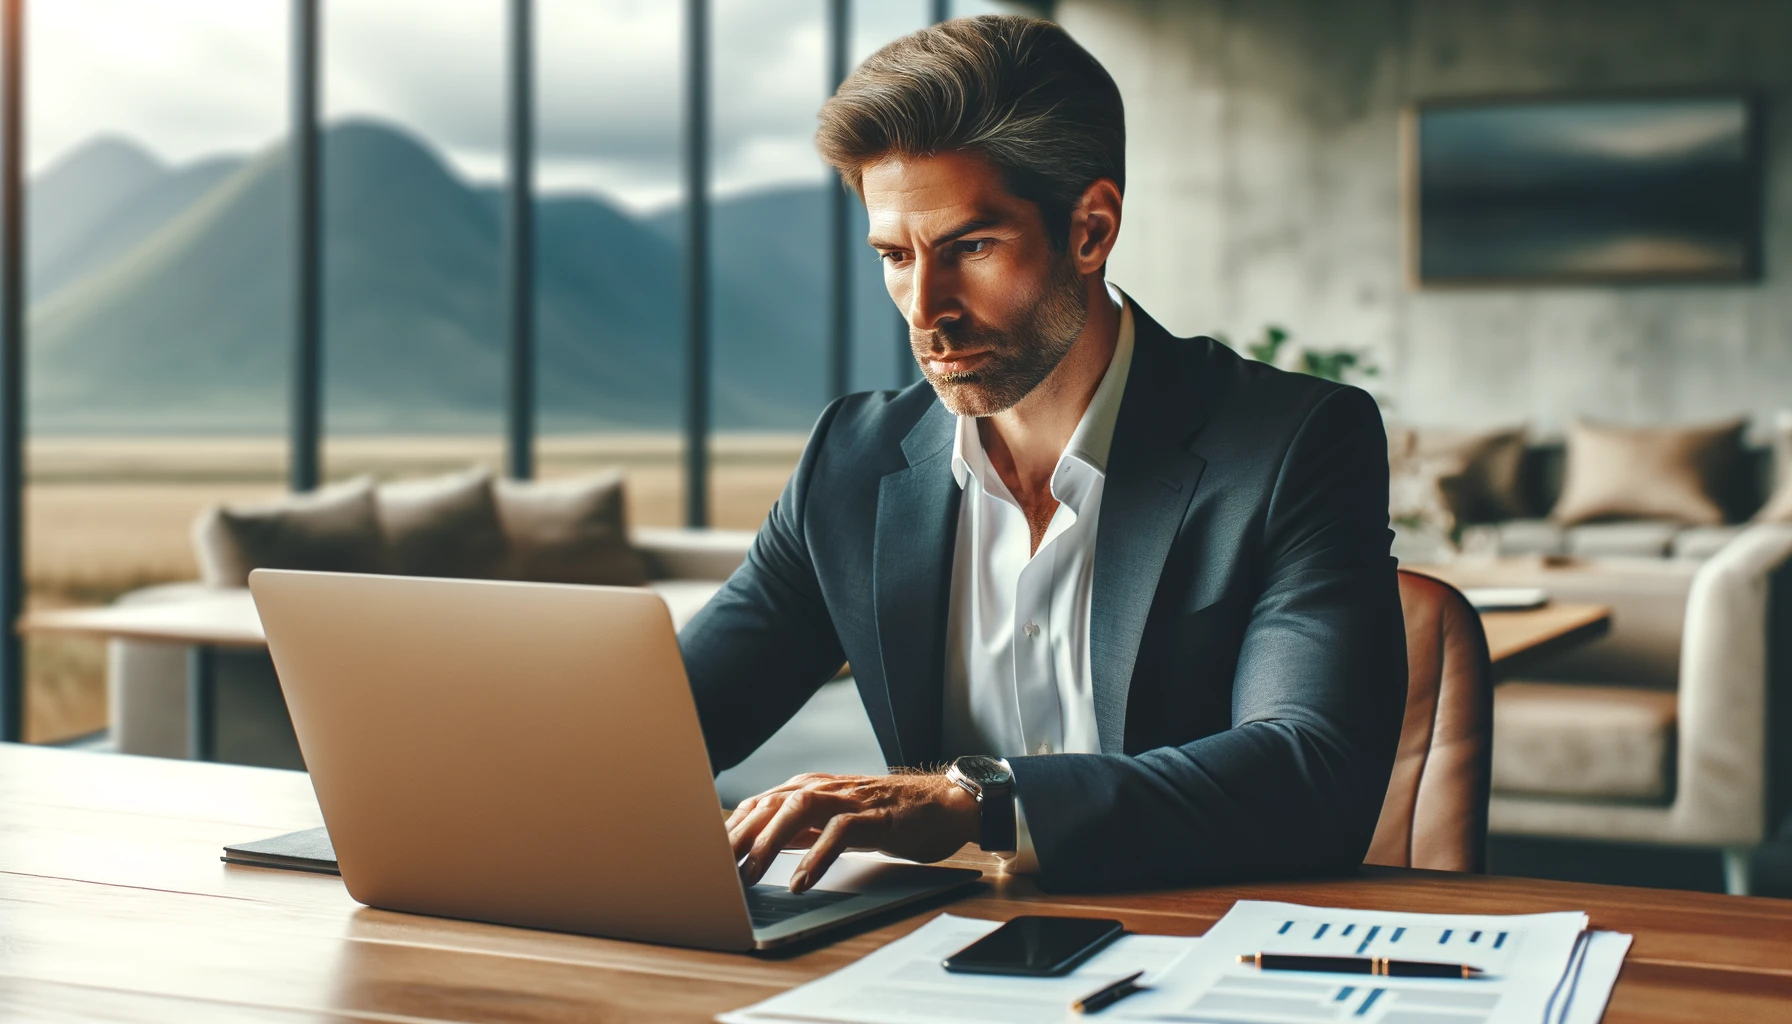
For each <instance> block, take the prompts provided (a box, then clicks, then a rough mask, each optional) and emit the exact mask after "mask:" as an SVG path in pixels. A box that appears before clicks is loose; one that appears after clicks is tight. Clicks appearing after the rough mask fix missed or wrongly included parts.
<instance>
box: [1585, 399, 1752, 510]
mask: <svg viewBox="0 0 1792 1024" xmlns="http://www.w3.org/2000/svg"><path fill="white" fill-rule="evenodd" d="M1746 424H1747V421H1746V420H1743V419H1734V420H1726V421H1724V422H1722V423H1716V424H1708V425H1704V426H1695V427H1626V426H1617V425H1613V424H1603V423H1592V422H1589V421H1587V420H1577V421H1575V423H1574V426H1573V427H1572V428H1571V429H1570V431H1569V433H1568V470H1567V477H1566V479H1565V480H1564V481H1563V482H1562V496H1561V498H1560V500H1558V501H1557V502H1556V507H1555V510H1554V511H1553V512H1551V513H1550V517H1551V518H1552V519H1554V520H1556V521H1557V522H1559V523H1562V524H1563V525H1568V526H1572V525H1574V524H1576V523H1584V522H1588V521H1590V520H1594V519H1667V520H1672V521H1674V522H1679V523H1685V524H1687V525H1689V526H1713V525H1717V524H1719V523H1723V522H1726V521H1728V520H1729V519H1730V517H1731V514H1732V513H1733V512H1734V511H1735V510H1734V509H1733V508H1732V507H1730V506H1731V505H1732V504H1733V502H1734V497H1735V494H1736V492H1737V478H1738V475H1739V474H1740V472H1741V470H1742V468H1743V465H1744V463H1743V448H1742V431H1743V428H1744V426H1746Z"/></svg>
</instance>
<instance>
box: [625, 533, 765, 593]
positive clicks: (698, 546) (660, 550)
mask: <svg viewBox="0 0 1792 1024" xmlns="http://www.w3.org/2000/svg"><path fill="white" fill-rule="evenodd" d="M755 536H757V534H756V533H755V532H754V531H752V530H697V529H681V528H677V527H663V526H643V527H637V528H636V529H633V530H630V531H629V543H630V544H632V545H633V546H634V548H635V550H636V551H639V552H640V553H641V555H642V557H643V558H645V559H646V560H647V576H648V578H649V579H656V580H725V579H727V578H728V577H730V576H732V575H734V570H736V569H738V568H740V564H741V563H742V562H744V561H746V558H747V549H748V548H750V547H752V546H753V538H754V537H755Z"/></svg>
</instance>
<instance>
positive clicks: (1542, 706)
mask: <svg viewBox="0 0 1792 1024" xmlns="http://www.w3.org/2000/svg"><path fill="white" fill-rule="evenodd" d="M1677 703H1678V702H1677V699H1676V695H1675V694H1674V693H1673V692H1672V691H1665V690H1641V689H1633V688H1629V687H1617V686H1584V685H1576V684H1572V683H1536V682H1509V683H1504V684H1502V685H1500V686H1498V687H1495V688H1494V691H1493V790H1494V792H1496V793H1504V794H1512V795H1519V794H1524V795H1530V796H1554V797H1569V798H1575V799H1583V800H1584V799H1594V800H1629V801H1648V802H1654V803H1666V802H1668V801H1670V800H1672V799H1673V795H1674V735H1675V725H1676V716H1677Z"/></svg>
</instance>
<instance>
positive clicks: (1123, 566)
mask: <svg viewBox="0 0 1792 1024" xmlns="http://www.w3.org/2000/svg"><path fill="white" fill-rule="evenodd" d="M1133 330H1134V343H1133V359H1132V368H1131V369H1130V371H1129V372H1128V373H1127V378H1126V394H1125V397H1124V398H1123V399H1122V400H1121V404H1120V417H1119V419H1118V420H1117V421H1116V422H1115V424H1114V442H1113V448H1112V450H1111V451H1110V453H1109V455H1108V472H1107V480H1106V482H1105V483H1104V484H1103V487H1102V497H1101V522H1100V526H1099V527H1098V528H1097V533H1096V543H1095V578H1094V581H1093V584H1092V593H1091V599H1090V612H1089V648H1090V649H1089V662H1090V675H1091V677H1092V678H1091V685H1092V686H1093V688H1094V691H1095V721H1096V728H1097V730H1098V732H1099V733H1100V735H1101V749H1102V751H1103V752H1104V753H1114V754H1117V753H1123V752H1124V750H1125V745H1126V701H1127V695H1128V693H1129V691H1130V689H1131V686H1132V673H1133V666H1134V664H1135V663H1136V662H1137V660H1138V655H1139V642H1140V640H1142V639H1143V637H1144V634H1145V621H1146V619H1147V617H1148V616H1149V615H1150V613H1151V603H1152V598H1153V597H1154V596H1155V595H1156V592H1157V582H1158V579H1159V577H1160V576H1162V574H1163V568H1164V562H1165V560H1166V559H1167V558H1168V557H1169V553H1170V546H1171V545H1172V544H1173V543H1175V540H1176V535H1177V532H1178V529H1179V528H1180V526H1181V524H1182V519H1183V516H1184V515H1185V514H1186V513H1187V511H1188V507H1189V502H1190V501H1191V500H1192V499H1193V497H1194V494H1195V487H1196V486H1197V485H1198V484H1199V483H1200V480H1201V471H1202V469H1204V468H1205V467H1206V465H1207V463H1206V460H1204V459H1202V458H1201V457H1200V456H1198V455H1194V454H1192V453H1191V452H1190V451H1189V448H1188V442H1189V440H1190V439H1191V438H1192V437H1193V435H1194V433H1195V432H1196V431H1197V430H1199V429H1200V427H1201V424H1202V423H1203V422H1204V421H1205V418H1206V412H1205V410H1204V408H1203V407H1202V404H1201V401H1200V399H1199V397H1198V393H1197V390H1196V383H1197V382H1196V381H1195V380H1194V379H1192V372H1193V371H1192V370H1191V369H1189V368H1188V366H1186V365H1183V364H1181V363H1179V362H1178V361H1177V360H1176V359H1175V358H1174V355H1175V353H1174V351H1173V349H1172V346H1171V344H1170V336H1169V334H1168V333H1167V332H1166V331H1165V330H1164V329H1163V328H1162V327H1160V326H1158V325H1157V323H1156V322H1155V321H1153V320H1152V319H1151V318H1150V317H1148V316H1146V315H1145V314H1144V312H1143V311H1142V310H1140V309H1139V308H1138V307H1137V306H1136V305H1135V306H1134V307H1133Z"/></svg>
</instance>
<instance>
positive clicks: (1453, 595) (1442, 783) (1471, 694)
mask: <svg viewBox="0 0 1792 1024" xmlns="http://www.w3.org/2000/svg"><path fill="white" fill-rule="evenodd" d="M1400 605H1401V607H1402V609H1403V610H1404V611H1405V614H1406V663H1407V684H1406V722H1405V724H1404V725H1402V726H1401V728H1400V749H1399V753H1398V754H1397V755H1396V756H1395V759H1394V774H1393V777H1392V778H1391V779H1389V780H1388V795H1387V798H1386V800H1385V801H1384V802H1383V803H1382V806H1381V819H1380V820H1379V821H1378V822H1376V825H1375V838H1374V840H1373V841H1372V842H1370V844H1369V855H1368V856H1367V857H1364V858H1363V862H1364V863H1366V864H1385V865H1388V866H1392V867H1411V868H1433V869H1436V870H1440V871H1482V870H1485V867H1486V851H1487V798H1488V785H1489V782H1490V780H1491V778H1492V774H1493V771H1492V763H1493V677H1492V671H1491V669H1490V667H1489V664H1488V660H1487V635H1486V633H1484V632H1483V631H1482V629H1481V617H1480V615H1478V614H1477V613H1476V612H1475V609H1474V608H1473V607H1472V606H1470V605H1469V603H1468V599H1467V598H1465V597H1463V596H1462V594H1461V593H1460V592H1459V591H1457V590H1456V588H1454V587H1452V586H1450V585H1449V584H1447V583H1444V582H1442V581H1441V580H1436V579H1433V578H1431V577H1429V576H1422V575H1420V574H1418V573H1416V572H1407V571H1405V570H1401V572H1400Z"/></svg>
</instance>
